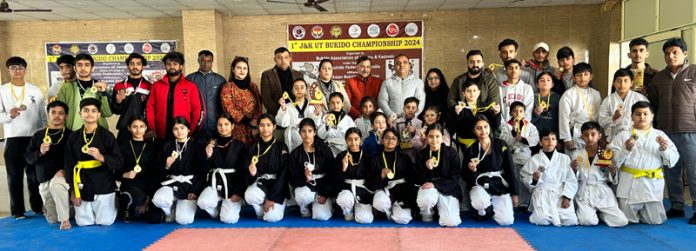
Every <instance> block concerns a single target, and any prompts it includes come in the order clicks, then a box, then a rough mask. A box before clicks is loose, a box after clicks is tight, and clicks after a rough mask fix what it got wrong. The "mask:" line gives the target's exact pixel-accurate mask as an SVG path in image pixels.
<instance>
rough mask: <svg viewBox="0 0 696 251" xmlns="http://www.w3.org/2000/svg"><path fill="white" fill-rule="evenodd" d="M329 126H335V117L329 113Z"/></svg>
mask: <svg viewBox="0 0 696 251" xmlns="http://www.w3.org/2000/svg"><path fill="white" fill-rule="evenodd" d="M329 126H331V127H334V126H336V115H334V114H333V113H329Z"/></svg>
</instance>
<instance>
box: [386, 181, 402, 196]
mask: <svg viewBox="0 0 696 251" xmlns="http://www.w3.org/2000/svg"><path fill="white" fill-rule="evenodd" d="M404 183H406V179H404V178H401V179H398V180H391V181H389V182H387V187H385V188H384V192H385V193H387V195H388V196H389V195H391V194H390V193H389V189H392V188H394V187H395V186H396V185H398V184H404Z"/></svg>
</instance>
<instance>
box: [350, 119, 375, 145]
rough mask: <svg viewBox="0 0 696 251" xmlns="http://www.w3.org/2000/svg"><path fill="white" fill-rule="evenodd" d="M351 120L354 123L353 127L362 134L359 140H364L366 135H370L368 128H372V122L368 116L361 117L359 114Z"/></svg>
mask: <svg viewBox="0 0 696 251" xmlns="http://www.w3.org/2000/svg"><path fill="white" fill-rule="evenodd" d="M353 122H354V123H355V127H357V128H358V130H360V133H361V134H362V139H361V141H365V139H366V138H367V136H370V130H372V122H370V118H363V116H362V115H360V117H358V118H357V119H355V121H353Z"/></svg>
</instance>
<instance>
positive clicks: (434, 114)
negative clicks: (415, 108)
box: [411, 106, 452, 151]
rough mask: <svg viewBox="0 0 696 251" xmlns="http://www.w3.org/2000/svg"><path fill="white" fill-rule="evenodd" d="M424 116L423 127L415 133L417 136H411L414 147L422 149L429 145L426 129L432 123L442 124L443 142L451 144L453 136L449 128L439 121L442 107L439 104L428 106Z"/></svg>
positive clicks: (447, 144)
mask: <svg viewBox="0 0 696 251" xmlns="http://www.w3.org/2000/svg"><path fill="white" fill-rule="evenodd" d="M421 115H422V117H423V128H422V129H420V130H418V132H416V133H415V136H413V138H411V145H413V148H415V149H417V150H418V151H420V150H421V149H423V148H425V147H427V145H428V137H427V134H426V131H427V130H428V127H429V126H431V125H435V124H437V125H440V127H441V128H442V143H443V144H445V145H446V146H451V145H450V142H451V140H452V136H450V134H449V132H447V129H445V128H444V127H442V124H441V123H440V122H438V121H440V117H441V116H440V115H441V114H440V108H438V107H437V106H428V107H426V108H425V111H423V112H422V113H421Z"/></svg>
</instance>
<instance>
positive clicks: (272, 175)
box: [256, 173, 276, 181]
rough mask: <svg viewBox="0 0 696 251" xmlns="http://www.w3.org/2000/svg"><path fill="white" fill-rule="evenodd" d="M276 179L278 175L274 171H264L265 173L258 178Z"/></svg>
mask: <svg viewBox="0 0 696 251" xmlns="http://www.w3.org/2000/svg"><path fill="white" fill-rule="evenodd" d="M274 179H276V175H275V174H273V173H264V174H262V175H260V176H259V177H258V178H256V180H257V181H258V180H274Z"/></svg>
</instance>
